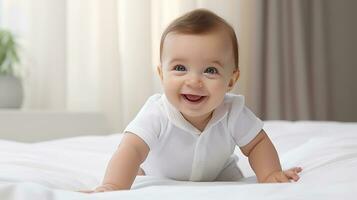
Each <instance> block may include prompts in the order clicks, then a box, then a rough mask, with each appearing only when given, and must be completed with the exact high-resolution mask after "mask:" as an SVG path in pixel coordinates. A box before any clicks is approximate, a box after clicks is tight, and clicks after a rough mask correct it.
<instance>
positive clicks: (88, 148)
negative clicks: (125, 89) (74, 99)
mask: <svg viewBox="0 0 357 200" xmlns="http://www.w3.org/2000/svg"><path fill="white" fill-rule="evenodd" d="M264 129H265V130H266V132H267V134H268V135H269V137H270V138H271V140H272V142H273V143H274V145H275V147H276V149H277V151H278V154H279V156H280V161H281V164H282V167H283V169H288V168H290V167H293V166H301V167H302V168H303V172H302V173H301V174H300V180H299V181H298V182H292V183H279V184H277V183H269V184H258V183H257V182H256V178H255V175H254V173H253V171H252V169H251V168H250V166H249V163H248V160H247V158H246V157H245V156H243V154H242V153H241V152H240V151H239V149H238V148H237V150H236V151H235V153H236V154H237V155H238V156H239V161H238V165H239V167H240V168H241V169H242V172H243V174H244V176H245V178H243V179H242V180H241V181H238V182H188V181H174V180H169V179H164V178H158V177H151V176H138V177H137V178H136V179H135V182H134V184H133V187H132V189H131V190H127V191H114V192H106V193H95V194H85V193H79V192H77V191H78V190H88V189H93V188H94V187H96V186H97V185H98V184H100V182H101V180H102V178H103V175H104V172H105V168H106V165H107V163H108V161H109V159H110V157H111V155H112V153H113V152H114V151H115V149H116V148H117V146H118V144H119V143H120V140H121V134H112V135H108V136H80V137H72V138H65V139H56V140H51V141H44V142H38V143H21V142H15V141H10V140H0V199H1V200H7V199H14V200H18V199H37V200H40V199H49V200H57V199H79V200H80V199H120V198H125V199H156V200H160V199H220V198H223V199H239V198H241V199H314V200H315V199H324V200H325V199H355V198H356V196H357V173H356V172H357V123H342V122H319V121H314V122H313V121H299V122H290V121H266V122H265V125H264ZM24 134H26V133H24Z"/></svg>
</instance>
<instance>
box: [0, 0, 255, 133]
mask: <svg viewBox="0 0 357 200" xmlns="http://www.w3.org/2000/svg"><path fill="white" fill-rule="evenodd" d="M3 1H4V2H5V3H4V5H7V7H8V8H9V7H11V5H12V6H14V2H16V4H18V5H21V6H22V13H24V14H25V15H26V17H25V18H24V19H23V20H24V22H23V24H20V26H22V27H24V29H25V31H24V33H23V34H22V38H24V41H26V42H24V47H25V52H27V53H25V54H26V56H25V57H26V62H25V63H26V65H28V66H27V67H26V68H27V73H26V74H25V77H24V79H25V81H24V82H25V84H26V88H27V89H26V98H25V105H24V107H25V108H24V109H41V110H68V111H94V112H104V113H105V114H106V116H107V119H108V122H109V126H110V129H111V130H112V131H121V130H122V129H123V128H124V127H125V125H126V124H127V123H128V122H129V121H130V120H131V119H132V118H133V117H134V116H135V114H136V113H137V111H138V110H139V109H140V107H141V106H142V105H143V103H144V102H145V101H146V99H147V98H148V97H149V96H150V95H152V94H153V93H156V92H160V91H161V88H160V82H159V80H158V77H157V74H156V66H157V65H158V63H159V42H160V36H161V33H162V31H163V30H164V28H165V27H166V26H167V25H168V23H170V22H171V21H172V20H173V19H174V18H176V17H178V16H179V15H181V14H183V13H185V12H187V11H190V10H192V9H195V8H207V9H210V10H212V11H214V12H216V13H217V14H219V15H221V16H222V17H224V18H225V19H226V20H227V21H228V22H230V23H231V24H232V25H233V27H234V28H235V29H236V31H237V33H238V38H239V41H240V61H241V62H240V68H241V71H242V78H241V80H240V81H239V83H238V87H237V89H236V92H239V93H243V94H244V93H245V92H246V82H247V80H246V78H245V77H244V74H245V71H246V70H245V68H246V66H247V65H246V64H245V63H248V62H249V56H248V53H249V52H248V51H249V48H248V46H249V43H248V41H249V40H245V39H244V38H245V37H246V38H248V37H250V34H249V33H247V32H246V31H245V32H244V31H241V29H242V30H243V29H244V28H245V27H247V26H249V24H247V23H242V22H240V20H242V19H243V18H244V16H241V15H242V14H247V15H248V14H249V13H247V11H246V10H244V9H239V8H240V6H239V5H238V4H239V2H240V1H237V0H225V1H220V0H170V1H166V0H151V1H148V0H119V1H116V0H106V1H101V0H67V1H63V0H16V1H15V0H3ZM247 2H249V1H242V4H247ZM21 6H20V7H21ZM5 7H6V6H5ZM15 7H16V6H15ZM3 9H5V8H3ZM5 15H7V16H10V15H11V14H9V13H7V14H5ZM16 23H17V22H16ZM24 24H25V25H24ZM238 24H242V28H238ZM12 26H13V25H12ZM247 30H248V29H247ZM244 46H246V47H247V48H245V47H244Z"/></svg>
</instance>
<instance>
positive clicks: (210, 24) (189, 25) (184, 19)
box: [160, 9, 239, 69]
mask: <svg viewBox="0 0 357 200" xmlns="http://www.w3.org/2000/svg"><path fill="white" fill-rule="evenodd" d="M220 25H223V27H224V28H225V29H226V30H227V31H228V34H229V35H230V36H231V40H232V46H233V54H234V64H235V69H238V63H239V55H238V41H237V36H236V34H235V32H234V29H233V27H232V26H231V25H230V24H229V23H228V22H226V20H224V19H223V18H221V17H219V16H218V15H216V14H215V13H213V12H211V11H209V10H206V9H196V10H193V11H191V12H188V13H186V14H184V15H183V16H181V17H179V18H177V19H175V20H174V21H173V22H171V24H170V25H169V26H168V27H167V28H166V29H165V31H164V32H163V34H162V36H161V42H160V60H161V57H162V48H163V46H164V40H165V38H166V36H167V34H169V33H170V32H175V33H185V34H203V33H207V32H209V31H212V30H214V29H216V28H217V27H219V26H220Z"/></svg>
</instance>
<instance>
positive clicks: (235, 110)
mask: <svg viewBox="0 0 357 200" xmlns="http://www.w3.org/2000/svg"><path fill="white" fill-rule="evenodd" d="M262 127H263V122H262V121H261V120H260V119H259V118H257V117H256V116H255V115H254V114H253V113H252V112H251V111H250V110H249V109H248V108H247V107H246V106H245V105H244V97H243V96H241V95H234V94H226V95H225V97H224V101H223V102H222V104H221V105H219V106H218V107H217V108H216V109H215V111H214V112H213V115H212V118H211V120H210V121H209V122H208V124H207V126H206V128H205V129H204V131H203V132H202V133H201V132H200V131H199V130H198V129H197V128H195V127H194V126H193V125H191V124H190V123H189V122H188V121H187V120H185V119H184V118H183V116H182V114H181V113H180V112H179V111H178V110H177V109H176V108H175V107H174V106H172V104H171V103H169V101H168V100H167V98H166V96H165V95H164V94H163V95H161V94H155V95H153V96H151V97H150V98H149V99H148V100H147V102H146V103H145V105H144V106H143V107H142V108H141V110H140V112H139V113H138V114H137V116H136V117H135V119H134V120H133V121H131V122H130V123H129V125H128V126H127V127H126V129H125V131H124V132H131V133H134V134H136V135H138V136H139V137H140V138H142V139H143V140H144V141H145V142H146V144H147V145H148V146H149V148H150V152H149V155H148V157H147V158H146V160H145V161H144V163H143V164H142V166H141V167H142V169H143V170H144V171H145V174H146V175H150V176H159V177H166V178H170V179H175V180H182V181H214V180H217V179H218V178H219V176H220V174H221V173H222V171H224V170H225V169H226V168H227V167H231V165H232V163H233V162H234V164H236V161H237V157H236V156H234V149H235V147H236V145H238V146H240V147H241V146H244V145H246V144H248V143H249V142H250V141H251V140H252V139H254V138H255V136H257V134H258V133H259V132H260V131H261V129H262ZM225 176H227V175H225ZM228 176H230V175H228ZM228 179H229V178H228ZM220 180H222V178H220ZM227 181H228V180H227Z"/></svg>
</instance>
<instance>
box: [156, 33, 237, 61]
mask: <svg viewBox="0 0 357 200" xmlns="http://www.w3.org/2000/svg"><path fill="white" fill-rule="evenodd" d="M162 56H163V57H162V58H163V60H165V61H168V62H170V61H171V60H188V59H199V60H202V61H210V60H221V61H222V60H223V61H225V60H230V61H231V60H232V59H234V56H233V48H232V44H231V39H230V37H229V34H227V33H225V32H224V31H212V32H206V33H202V34H189V33H174V32H172V33H169V34H168V35H167V37H166V38H165V41H164V45H163V54H162Z"/></svg>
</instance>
